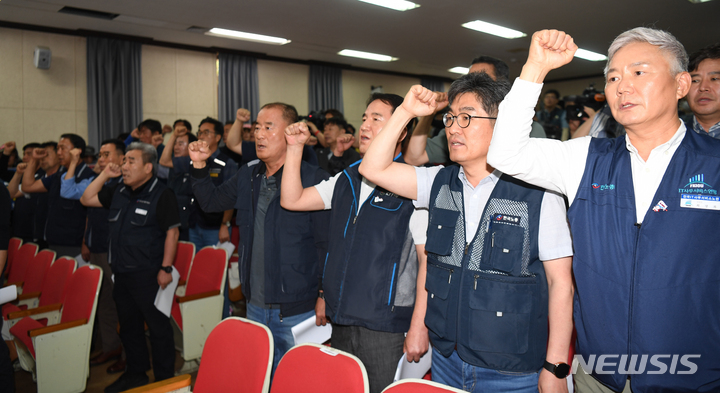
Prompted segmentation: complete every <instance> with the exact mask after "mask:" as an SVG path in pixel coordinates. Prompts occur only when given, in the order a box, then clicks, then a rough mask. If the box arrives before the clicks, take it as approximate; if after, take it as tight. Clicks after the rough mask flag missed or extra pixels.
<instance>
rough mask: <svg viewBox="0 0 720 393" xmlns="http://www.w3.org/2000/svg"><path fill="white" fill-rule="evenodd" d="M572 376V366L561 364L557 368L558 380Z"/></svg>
mask: <svg viewBox="0 0 720 393" xmlns="http://www.w3.org/2000/svg"><path fill="white" fill-rule="evenodd" d="M568 374H570V366H569V365H567V364H565V363H560V364H558V365H557V366H555V376H557V377H558V378H565V377H567V376H568Z"/></svg>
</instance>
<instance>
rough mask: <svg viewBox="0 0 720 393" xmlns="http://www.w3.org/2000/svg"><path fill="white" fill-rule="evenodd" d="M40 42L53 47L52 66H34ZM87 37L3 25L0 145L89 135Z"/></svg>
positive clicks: (51, 48) (0, 69) (0, 83)
mask: <svg viewBox="0 0 720 393" xmlns="http://www.w3.org/2000/svg"><path fill="white" fill-rule="evenodd" d="M36 46H45V47H48V48H50V50H51V51H52V61H51V63H50V69H49V70H40V69H37V68H35V66H34V65H33V52H34V50H35V47H36ZM85 53H86V40H85V38H82V37H74V36H68V35H60V34H49V33H40V32H33V31H24V30H16V29H5V28H0V119H1V120H0V144H1V143H4V142H6V141H10V140H14V141H15V142H16V143H17V144H18V145H19V147H20V148H22V145H23V144H25V143H29V142H45V141H48V140H53V141H57V140H58V139H59V137H60V134H63V133H66V132H72V133H76V134H78V135H80V136H82V137H83V138H86V139H87V78H86V64H85V60H86V57H85Z"/></svg>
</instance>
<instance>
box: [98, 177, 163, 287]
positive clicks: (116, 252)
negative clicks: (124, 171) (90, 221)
mask: <svg viewBox="0 0 720 393" xmlns="http://www.w3.org/2000/svg"><path fill="white" fill-rule="evenodd" d="M166 187H167V186H165V185H164V184H162V183H161V182H160V181H158V179H157V177H155V176H153V177H152V178H151V179H150V180H148V181H147V183H145V188H143V190H142V191H141V192H140V193H139V194H138V195H135V196H133V195H131V193H130V188H129V187H127V186H125V185H124V184H120V185H118V186H117V188H116V189H115V194H113V199H112V203H111V204H110V209H109V210H110V214H109V217H108V221H109V222H110V242H109V251H108V253H109V255H108V260H109V262H110V263H111V266H112V270H113V273H129V272H136V271H141V270H153V269H154V270H159V269H160V266H162V261H163V255H164V251H165V237H166V236H167V232H166V231H164V230H163V229H162V228H160V225H158V221H157V205H158V201H159V200H160V196H161V195H162V193H163V191H164V190H165V188H166Z"/></svg>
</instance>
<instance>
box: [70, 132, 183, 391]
mask: <svg viewBox="0 0 720 393" xmlns="http://www.w3.org/2000/svg"><path fill="white" fill-rule="evenodd" d="M156 162H157V150H156V149H155V148H154V147H153V146H152V145H148V144H145V143H142V142H133V143H131V144H130V145H128V147H127V152H126V153H125V161H124V163H123V165H122V169H121V168H120V167H118V166H117V165H115V164H108V165H107V166H106V167H105V169H104V170H103V171H102V172H101V173H100V175H99V176H98V177H97V178H96V179H95V180H94V181H93V182H92V183H90V185H89V186H88V187H87V189H86V190H85V193H84V194H83V201H84V202H86V205H87V206H94V207H104V208H106V209H109V215H108V220H109V221H110V232H109V239H110V240H109V250H108V255H109V262H110V266H112V271H113V273H114V275H115V284H114V287H113V298H114V299H115V304H116V306H117V312H118V319H119V321H120V339H121V340H122V343H123V348H124V349H125V353H126V354H127V359H126V360H127V369H126V371H125V373H123V375H121V376H120V378H118V379H117V380H116V381H115V382H113V383H112V384H111V385H110V386H108V387H106V388H105V393H115V392H122V391H125V390H128V389H131V388H134V387H138V386H142V385H145V384H147V383H148V376H147V374H146V372H147V370H149V369H150V359H149V357H150V354H149V353H148V348H147V343H146V338H145V329H144V325H145V324H147V326H148V330H149V331H150V345H151V346H152V368H153V373H154V375H155V380H156V381H161V380H163V379H167V378H170V377H172V376H173V375H174V373H175V343H174V341H173V330H172V326H171V325H170V318H168V317H167V316H165V314H163V313H162V312H161V311H160V310H158V309H157V308H156V307H155V304H154V303H155V296H156V295H157V292H158V288H165V287H166V286H167V285H168V284H169V283H170V282H171V281H172V263H173V261H174V259H175V253H176V252H177V241H178V232H179V231H178V227H179V226H180V215H179V213H178V208H177V200H176V199H175V194H174V193H173V192H172V190H170V189H169V188H167V187H166V186H165V185H164V184H162V183H161V182H160V181H159V180H158V178H157V177H156V176H155V174H156V169H155V165H156ZM121 174H122V182H121V183H118V184H114V185H106V182H107V181H108V180H110V179H111V178H116V177H119V176H120V175H121Z"/></svg>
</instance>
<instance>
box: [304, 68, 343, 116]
mask: <svg viewBox="0 0 720 393" xmlns="http://www.w3.org/2000/svg"><path fill="white" fill-rule="evenodd" d="M309 84H310V86H309V87H310V88H309V89H308V90H309V93H310V94H309V96H310V97H309V101H308V102H309V108H310V112H312V111H321V110H327V109H337V110H339V111H340V112H344V110H343V97H342V69H340V68H336V67H327V66H321V65H315V64H311V65H310V81H309Z"/></svg>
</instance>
